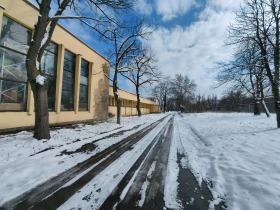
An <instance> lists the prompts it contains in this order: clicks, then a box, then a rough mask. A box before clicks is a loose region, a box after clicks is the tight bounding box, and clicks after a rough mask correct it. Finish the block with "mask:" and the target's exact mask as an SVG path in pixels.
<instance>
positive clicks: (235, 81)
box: [216, 41, 269, 116]
mask: <svg viewBox="0 0 280 210" xmlns="http://www.w3.org/2000/svg"><path fill="white" fill-rule="evenodd" d="M217 67H218V69H219V72H218V75H217V77H216V80H217V81H218V86H221V85H223V84H225V83H231V84H232V86H233V87H232V88H233V89H236V90H242V89H244V90H246V91H247V92H248V93H249V94H251V95H252V96H253V98H254V114H255V115H259V114H260V99H261V101H262V105H263V106H264V110H265V111H266V114H267V115H268V116H269V113H268V112H267V111H268V110H267V108H266V105H265V103H264V94H261V92H262V93H264V91H263V83H264V74H263V70H264V68H263V65H262V59H261V55H260V52H259V49H258V46H257V45H256V43H255V42H252V41H251V42H245V43H240V44H239V47H238V48H237V50H236V52H235V54H234V55H233V59H232V60H229V61H227V62H218V63H217Z"/></svg>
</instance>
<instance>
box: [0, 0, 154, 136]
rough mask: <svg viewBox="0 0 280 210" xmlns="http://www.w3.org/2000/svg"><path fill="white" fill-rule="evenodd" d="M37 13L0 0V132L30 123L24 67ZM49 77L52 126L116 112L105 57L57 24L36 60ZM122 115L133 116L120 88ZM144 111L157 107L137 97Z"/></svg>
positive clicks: (21, 0)
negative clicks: (49, 41) (42, 52)
mask: <svg viewBox="0 0 280 210" xmlns="http://www.w3.org/2000/svg"><path fill="white" fill-rule="evenodd" d="M38 15H39V12H38V9H37V8H35V7H34V6H33V5H32V4H30V3H29V2H28V1H27V0H0V35H1V37H0V132H2V131H8V130H13V129H18V128H26V127H32V126H33V125H34V116H35V113H34V98H33V93H32V91H31V88H30V85H29V84H28V81H27V71H26V67H25V59H26V53H27V50H28V45H29V44H30V42H31V41H32V40H31V39H32V33H34V25H35V23H36V21H37V18H38ZM40 65H41V70H42V74H43V76H44V77H46V78H47V81H48V103H49V104H48V107H49V121H50V124H51V125H59V124H68V123H74V122H81V121H90V120H106V119H107V117H108V114H109V113H111V114H112V115H115V114H116V107H115V103H114V100H113V91H112V88H111V87H109V80H108V79H107V77H106V76H105V74H104V72H105V73H106V74H107V75H109V61H108V60H107V59H106V58H104V57H103V56H102V55H100V54H99V53H97V52H96V51H95V50H93V49H92V48H91V47H89V46H88V45H87V44H85V43H84V42H82V41H81V40H79V39H78V38H77V37H75V36H74V35H73V34H71V33H70V32H69V31H67V30H66V29H64V28H63V27H62V26H60V25H58V26H56V28H55V31H54V34H53V36H52V41H51V43H50V45H49V46H48V48H47V49H46V51H45V53H44V55H43V57H42V60H41V62H40ZM119 95H120V97H121V101H122V116H131V115H136V114H137V112H136V96H135V95H134V94H132V93H129V92H126V91H123V90H120V92H119ZM141 110H142V113H143V114H148V113H153V112H159V107H158V106H157V105H156V103H155V101H153V100H149V99H145V98H141Z"/></svg>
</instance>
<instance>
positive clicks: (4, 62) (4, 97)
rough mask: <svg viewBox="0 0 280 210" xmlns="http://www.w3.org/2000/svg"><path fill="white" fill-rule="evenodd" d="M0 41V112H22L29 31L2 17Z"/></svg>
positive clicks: (24, 99)
mask: <svg viewBox="0 0 280 210" xmlns="http://www.w3.org/2000/svg"><path fill="white" fill-rule="evenodd" d="M0 39H1V40H0V110H2V111H3V110H5V111H24V110H26V99H27V71H26V67H25V59H26V53H27V50H28V45H29V43H30V39H31V31H30V30H29V29H27V28H25V27H23V26H22V25H20V24H18V23H16V22H15V21H13V20H12V19H10V18H8V17H6V16H3V19H2V30H1V38H0Z"/></svg>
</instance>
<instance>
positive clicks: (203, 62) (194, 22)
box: [30, 0, 242, 96]
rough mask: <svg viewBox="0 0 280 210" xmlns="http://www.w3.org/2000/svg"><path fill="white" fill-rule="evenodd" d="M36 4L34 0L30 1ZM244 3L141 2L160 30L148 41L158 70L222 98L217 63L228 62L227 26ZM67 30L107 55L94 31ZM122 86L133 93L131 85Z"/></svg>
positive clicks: (71, 26)
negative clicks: (180, 76) (217, 84)
mask: <svg viewBox="0 0 280 210" xmlns="http://www.w3.org/2000/svg"><path fill="white" fill-rule="evenodd" d="M30 1H34V0H30ZM241 1H242V0H172V1H170V0H139V3H138V5H137V6H136V7H135V10H136V12H137V13H138V15H139V16H145V17H146V19H147V20H149V21H150V23H151V24H152V25H154V26H156V27H157V30H156V31H155V32H154V33H153V36H152V37H151V39H150V40H149V41H148V42H149V45H150V46H151V48H152V49H153V51H154V53H155V55H156V57H157V59H158V68H159V70H160V71H162V72H163V74H164V75H166V76H169V77H170V78H171V77H172V76H174V75H175V74H177V73H181V74H183V75H188V76H189V77H190V78H191V79H193V80H194V81H195V82H196V83H197V85H198V88H197V94H204V95H209V94H217V95H218V96H221V94H222V92H223V90H224V89H225V88H223V87H222V88H218V89H213V88H212V87H213V85H214V77H215V75H216V72H215V70H214V68H213V64H214V62H215V61H222V60H227V59H228V58H229V56H230V55H231V53H232V47H229V46H225V44H224V41H225V39H226V34H227V30H226V29H227V27H228V25H229V24H230V23H233V22H234V10H236V9H238V8H239V6H240V3H241ZM61 23H62V25H63V26H64V27H66V28H67V29H68V30H70V31H71V32H72V33H74V34H75V35H76V36H78V37H79V38H80V39H82V40H83V41H84V42H86V43H87V44H89V45H90V46H91V47H92V48H94V49H96V50H97V51H98V52H100V53H101V54H103V55H105V51H106V50H107V49H106V47H105V46H106V45H105V44H104V43H100V42H99V41H98V39H95V38H93V36H92V34H91V33H92V32H91V30H88V28H85V27H84V26H83V25H81V23H79V22H78V21H73V20H64V21H63V22H61ZM120 87H121V88H123V89H126V90H128V91H131V92H134V91H133V87H132V85H130V84H129V82H127V81H124V80H122V81H121V82H120Z"/></svg>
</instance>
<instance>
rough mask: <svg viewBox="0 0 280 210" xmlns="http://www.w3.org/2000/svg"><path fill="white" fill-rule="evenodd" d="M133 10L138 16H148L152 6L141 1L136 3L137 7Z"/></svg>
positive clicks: (144, 0)
mask: <svg viewBox="0 0 280 210" xmlns="http://www.w3.org/2000/svg"><path fill="white" fill-rule="evenodd" d="M135 10H136V11H137V12H138V13H139V14H143V15H150V14H151V13H152V11H153V6H152V4H150V3H148V2H147V1H146V0H141V1H138V2H137V5H136V6H135Z"/></svg>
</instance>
